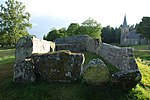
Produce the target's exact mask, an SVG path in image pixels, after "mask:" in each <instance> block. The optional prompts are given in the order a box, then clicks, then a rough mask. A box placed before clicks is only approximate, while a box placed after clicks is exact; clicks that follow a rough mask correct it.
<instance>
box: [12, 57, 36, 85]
mask: <svg viewBox="0 0 150 100" xmlns="http://www.w3.org/2000/svg"><path fill="white" fill-rule="evenodd" d="M35 80H36V77H35V74H34V66H33V65H32V62H31V60H30V59H28V60H24V61H22V62H16V63H15V65H14V77H13V81H14V82H15V83H19V82H34V81H35Z"/></svg>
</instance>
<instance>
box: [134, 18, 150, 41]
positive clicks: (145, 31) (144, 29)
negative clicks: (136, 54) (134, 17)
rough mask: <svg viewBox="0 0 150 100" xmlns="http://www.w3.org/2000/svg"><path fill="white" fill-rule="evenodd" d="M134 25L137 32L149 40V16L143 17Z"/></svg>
mask: <svg viewBox="0 0 150 100" xmlns="http://www.w3.org/2000/svg"><path fill="white" fill-rule="evenodd" d="M136 27H137V32H138V33H140V34H142V35H143V36H144V37H145V38H146V39H148V40H149V41H150V17H143V18H142V21H141V22H140V23H139V24H138V25H137V26H136Z"/></svg>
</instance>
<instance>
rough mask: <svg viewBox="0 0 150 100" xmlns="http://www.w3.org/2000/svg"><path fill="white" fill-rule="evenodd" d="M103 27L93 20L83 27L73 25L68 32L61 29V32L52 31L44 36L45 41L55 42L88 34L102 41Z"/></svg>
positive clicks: (85, 23)
mask: <svg viewBox="0 0 150 100" xmlns="http://www.w3.org/2000/svg"><path fill="white" fill-rule="evenodd" d="M101 29H102V27H101V25H100V24H99V23H98V22H97V21H95V20H94V19H92V18H89V19H87V20H86V21H84V22H83V23H82V24H81V26H80V25H79V24H78V23H71V24H70V25H69V26H68V28H67V30H66V29H65V28H61V29H59V30H57V29H52V30H50V32H49V33H48V34H47V35H44V36H43V39H45V40H51V41H53V40H54V39H56V38H61V37H67V36H73V35H82V34H86V35H89V36H90V37H92V38H99V39H101Z"/></svg>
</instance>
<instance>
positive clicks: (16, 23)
mask: <svg viewBox="0 0 150 100" xmlns="http://www.w3.org/2000/svg"><path fill="white" fill-rule="evenodd" d="M29 18H30V14H29V13H28V12H26V11H25V5H23V4H22V2H18V1H17V0H7V1H5V4H4V5H3V4H1V6H0V35H1V38H0V41H1V45H12V44H15V43H16V42H17V40H18V39H19V38H20V37H22V36H25V35H29V33H28V31H27V27H29V28H31V26H32V25H31V24H30V22H29ZM3 43H4V44H3ZM5 43H6V44H5Z"/></svg>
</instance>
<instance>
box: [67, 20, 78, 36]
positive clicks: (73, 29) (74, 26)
mask: <svg viewBox="0 0 150 100" xmlns="http://www.w3.org/2000/svg"><path fill="white" fill-rule="evenodd" d="M79 27H80V25H79V24H78V23H71V24H70V25H69V26H68V29H67V35H68V36H73V35H77V34H78V29H79Z"/></svg>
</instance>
